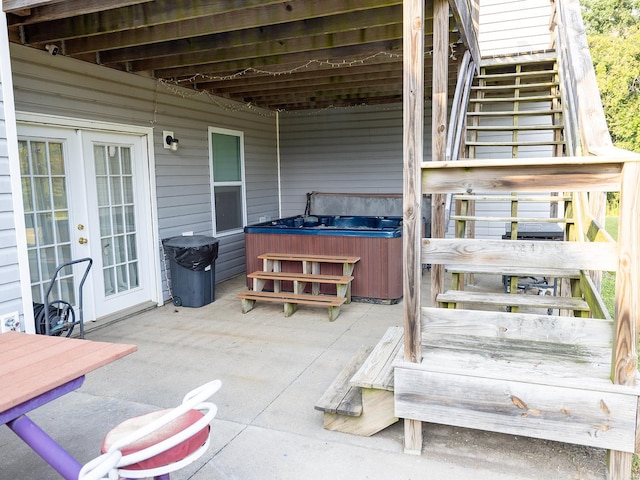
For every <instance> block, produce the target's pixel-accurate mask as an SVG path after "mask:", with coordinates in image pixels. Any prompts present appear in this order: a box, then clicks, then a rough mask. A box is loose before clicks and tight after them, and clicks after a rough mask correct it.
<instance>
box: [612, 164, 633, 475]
mask: <svg viewBox="0 0 640 480" xmlns="http://www.w3.org/2000/svg"><path fill="white" fill-rule="evenodd" d="M639 182H640V162H633V161H632V162H626V163H625V165H624V168H623V170H622V186H621V188H620V221H619V227H618V228H619V229H618V255H619V259H620V260H619V264H618V271H617V273H616V318H615V344H614V354H613V362H612V370H613V371H612V372H611V376H612V379H613V382H614V383H617V384H621V385H634V384H635V382H636V379H637V376H638V345H637V339H638V322H639V321H640V299H639V298H638V292H639V291H640V262H639V259H640V245H638V241H637V239H638V238H640V219H639V218H638V211H639V209H640V194H638V190H637V188H638V184H639ZM636 441H637V440H636ZM631 458H632V454H631V453H626V452H620V451H613V450H609V452H608V462H607V464H608V469H609V478H610V479H612V480H627V479H629V478H631V477H630V474H631Z"/></svg>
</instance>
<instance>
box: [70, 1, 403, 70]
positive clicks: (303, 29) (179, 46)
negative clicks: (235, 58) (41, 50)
mask: <svg viewBox="0 0 640 480" xmlns="http://www.w3.org/2000/svg"><path fill="white" fill-rule="evenodd" d="M394 24H396V25H400V28H401V25H402V7H401V6H398V5H394V6H391V7H383V8H379V9H372V11H371V13H367V15H363V14H362V13H361V12H348V13H345V14H339V15H330V16H324V17H317V18H311V19H306V20H298V21H294V22H288V23H285V24H276V25H263V26H260V27H253V28H245V29H240V28H234V25H229V23H227V22H224V26H222V25H221V26H220V28H221V29H224V30H228V29H229V28H230V27H231V28H232V30H231V31H225V32H223V33H217V34H212V35H202V36H193V35H192V36H190V37H188V38H185V39H180V40H177V41H163V42H159V43H154V44H149V45H140V46H135V47H126V48H120V49H113V50H109V51H106V52H105V51H103V52H101V53H100V61H101V63H103V64H110V63H119V62H126V61H136V60H141V59H151V58H157V57H163V56H170V55H181V54H188V53H196V52H199V51H209V50H211V49H212V48H215V47H216V46H218V45H225V46H228V47H241V46H249V45H259V44H264V43H265V42H271V43H275V42H286V41H290V40H297V39H299V38H301V37H302V38H304V37H311V36H319V35H336V34H339V33H343V32H345V31H358V30H361V29H364V28H374V27H382V26H389V25H394ZM66 47H67V50H66V51H67V52H68V53H70V54H71V53H73V50H70V47H71V46H70V45H69V43H67V45H66Z"/></svg>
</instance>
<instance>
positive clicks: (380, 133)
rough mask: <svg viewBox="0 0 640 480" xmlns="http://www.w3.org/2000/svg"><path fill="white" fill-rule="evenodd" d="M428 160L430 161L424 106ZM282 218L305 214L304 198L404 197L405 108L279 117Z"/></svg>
mask: <svg viewBox="0 0 640 480" xmlns="http://www.w3.org/2000/svg"><path fill="white" fill-rule="evenodd" d="M425 107H426V108H425V126H424V131H425V135H424V159H425V160H430V159H431V110H430V104H426V105H425ZM280 125H281V133H280V152H281V163H282V190H283V194H282V200H283V202H282V203H283V212H282V213H283V216H285V217H286V216H290V215H298V214H302V213H304V209H305V205H306V194H307V193H309V192H313V191H317V192H328V193H402V188H403V187H402V167H403V158H402V156H403V147H402V105H391V106H389V105H387V106H384V107H357V108H349V109H342V108H336V109H329V110H322V111H315V112H304V113H296V112H291V113H284V114H281V117H280Z"/></svg>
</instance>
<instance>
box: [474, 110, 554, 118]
mask: <svg viewBox="0 0 640 480" xmlns="http://www.w3.org/2000/svg"><path fill="white" fill-rule="evenodd" d="M559 113H562V110H560V109H552V108H549V109H544V110H518V111H513V110H500V111H498V110H495V111H491V112H472V111H470V112H467V116H472V117H513V116H517V117H523V116H549V115H556V114H559Z"/></svg>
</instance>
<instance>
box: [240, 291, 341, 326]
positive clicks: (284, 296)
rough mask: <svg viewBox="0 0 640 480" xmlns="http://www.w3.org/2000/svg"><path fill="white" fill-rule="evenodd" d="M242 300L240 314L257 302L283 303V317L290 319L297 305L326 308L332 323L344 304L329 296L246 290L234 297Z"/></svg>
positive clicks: (338, 298)
mask: <svg viewBox="0 0 640 480" xmlns="http://www.w3.org/2000/svg"><path fill="white" fill-rule="evenodd" d="M236 297H238V298H239V299H241V300H242V313H247V312H250V311H251V310H252V309H253V307H254V305H255V302H256V301H257V300H259V301H263V302H272V303H283V304H284V316H285V317H290V316H291V315H293V313H294V312H295V311H296V308H297V306H298V304H301V305H312V306H317V307H328V309H329V320H330V321H334V320H335V319H336V318H337V317H338V315H339V314H340V306H341V305H342V304H343V303H345V301H346V298H344V297H333V296H329V295H311V294H299V293H288V292H256V291H253V290H247V291H244V292H240V293H238V294H237V295H236Z"/></svg>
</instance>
